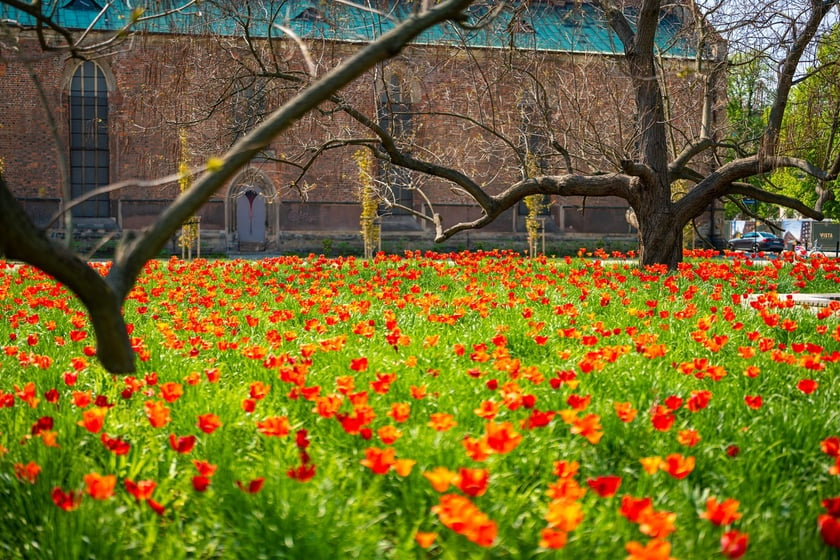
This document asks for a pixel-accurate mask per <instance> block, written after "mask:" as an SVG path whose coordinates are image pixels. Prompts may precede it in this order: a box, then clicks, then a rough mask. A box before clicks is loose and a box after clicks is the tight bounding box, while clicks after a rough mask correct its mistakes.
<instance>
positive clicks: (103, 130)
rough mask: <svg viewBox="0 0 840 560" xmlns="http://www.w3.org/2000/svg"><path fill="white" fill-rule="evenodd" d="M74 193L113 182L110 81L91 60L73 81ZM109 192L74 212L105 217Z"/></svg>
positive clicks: (78, 71)
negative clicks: (109, 114)
mask: <svg viewBox="0 0 840 560" xmlns="http://www.w3.org/2000/svg"><path fill="white" fill-rule="evenodd" d="M69 102H70V111H69V114H70V194H71V196H72V198H73V199H76V198H78V197H80V196H84V195H85V194H87V193H89V192H91V191H93V190H95V189H97V188H99V187H103V186H105V185H107V184H108V183H109V182H110V174H109V167H110V152H109V142H108V84H107V82H106V80H105V74H104V72H102V69H101V68H100V67H99V66H98V65H97V64H96V63H95V62H91V61H85V62H83V63H82V64H80V65H79V66H78V68H76V71H75V72H74V73H73V78H72V79H71V81H70V95H69ZM109 206H110V204H109V198H108V195H107V194H100V195H97V196H95V197H93V198H91V199H89V200H87V201H85V202H83V203H82V204H79V205H78V206H74V207H73V215H74V216H77V217H83V218H101V217H107V216H109V215H110V208H109Z"/></svg>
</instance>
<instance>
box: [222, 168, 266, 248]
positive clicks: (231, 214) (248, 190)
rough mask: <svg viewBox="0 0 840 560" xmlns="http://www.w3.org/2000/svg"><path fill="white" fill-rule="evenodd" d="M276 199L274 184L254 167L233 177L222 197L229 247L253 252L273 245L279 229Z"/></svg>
mask: <svg viewBox="0 0 840 560" xmlns="http://www.w3.org/2000/svg"><path fill="white" fill-rule="evenodd" d="M276 200H277V190H276V189H275V188H274V185H273V184H272V183H271V181H270V180H269V179H268V178H267V177H265V175H263V174H262V173H260V172H259V171H257V170H255V169H246V170H245V171H244V172H242V173H241V174H240V175H239V177H237V178H236V180H234V182H233V183H232V185H231V187H230V188H229V189H228V195H227V197H226V199H225V206H226V207H227V212H226V215H227V222H228V223H227V233H228V239H229V240H231V243H230V249H231V250H233V251H238V252H242V253H253V252H264V251H269V250H271V249H272V248H273V247H275V246H276V239H277V232H278V230H279V224H278V220H279V217H278V211H277V204H275V201H276Z"/></svg>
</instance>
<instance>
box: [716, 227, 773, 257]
mask: <svg viewBox="0 0 840 560" xmlns="http://www.w3.org/2000/svg"><path fill="white" fill-rule="evenodd" d="M728 246H729V249H730V250H731V251H752V252H755V253H757V252H759V251H771V252H774V253H781V252H782V251H783V250H784V249H785V240H784V239H782V238H781V237H778V236H776V235H773V234H772V233H768V232H766V231H751V232H749V233H745V234H744V235H743V236H741V237H736V238H734V239H730V240H729V243H728Z"/></svg>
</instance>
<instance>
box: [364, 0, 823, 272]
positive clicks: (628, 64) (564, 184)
mask: <svg viewBox="0 0 840 560" xmlns="http://www.w3.org/2000/svg"><path fill="white" fill-rule="evenodd" d="M596 3H597V4H598V6H599V7H600V9H601V10H602V13H603V17H604V18H605V19H606V21H607V23H608V25H609V26H610V27H611V28H612V29H613V30H614V31H615V33H616V35H617V36H618V38H619V40H620V42H621V46H622V48H623V59H622V60H621V61H620V71H621V72H622V73H623V75H624V76H625V77H626V80H625V82H624V84H625V86H626V89H625V90H624V92H622V91H620V90H616V89H613V90H612V92H611V93H609V95H612V96H614V98H615V100H616V102H617V103H616V104H614V105H613V106H614V107H617V106H621V104H623V103H625V101H629V99H627V98H632V100H633V101H632V105H631V104H630V103H627V104H626V105H624V107H628V106H632V107H634V108H633V117H634V118H633V124H632V128H630V129H628V130H623V131H619V132H618V133H617V134H610V132H609V131H610V130H613V131H614V130H615V129H616V127H618V126H619V123H621V122H622V121H621V120H620V119H616V120H614V121H613V124H612V127H610V126H609V125H608V124H607V123H606V122H604V121H603V119H604V117H605V116H606V117H607V118H609V115H610V113H608V112H607V113H605V112H604V111H600V110H596V111H592V110H591V103H584V104H585V105H589V106H590V110H589V112H588V116H587V118H586V119H583V120H578V121H577V124H576V125H575V127H574V128H573V129H572V128H568V123H567V126H566V127H565V128H564V126H563V120H562V119H554V122H551V118H550V116H549V118H547V119H545V123H546V126H544V127H543V130H544V138H545V142H544V146H547V147H550V148H552V149H553V150H554V152H555V155H556V156H557V157H558V161H559V162H561V164H563V165H562V166H557V167H555V168H556V169H559V170H560V173H556V174H544V175H531V174H529V173H527V172H526V171H525V166H524V165H523V175H524V177H523V178H522V179H521V180H519V181H516V182H513V183H512V184H510V185H509V186H508V187H507V188H504V189H503V190H502V191H501V192H498V193H496V194H491V193H489V192H488V189H487V188H486V187H484V182H483V181H481V180H480V179H477V178H473V177H470V176H468V175H467V174H465V173H461V172H460V171H459V170H457V169H456V168H455V167H451V166H446V165H440V164H438V163H436V162H433V161H430V160H428V159H425V160H423V159H420V158H418V157H416V156H414V155H412V154H407V153H406V152H405V151H404V150H401V149H400V148H399V147H398V146H397V145H395V143H394V142H392V141H391V138H389V137H388V135H387V134H385V133H384V131H381V130H380V131H377V133H378V134H379V135H380V137H381V139H382V142H381V144H380V145H381V148H377V149H376V153H377V157H380V158H382V159H385V160H387V161H390V162H391V163H393V164H396V165H402V166H405V167H407V168H409V169H413V170H415V171H419V172H423V173H429V174H432V175H435V176H437V177H441V178H445V179H447V180H449V181H451V182H453V183H454V184H455V185H457V187H458V188H459V189H461V190H462V192H464V193H466V194H468V195H469V196H470V197H471V198H472V199H474V200H475V201H476V202H477V203H478V204H479V205H480V206H481V208H482V215H481V216H480V217H479V218H478V219H476V220H473V221H468V222H461V223H457V224H454V225H450V226H448V227H444V226H443V224H442V220H441V217H440V216H438V215H436V214H434V213H431V214H430V215H427V216H425V217H426V219H429V220H431V221H433V222H434V223H435V225H436V228H437V239H438V240H444V239H447V238H449V237H451V236H452V235H455V234H456V233H458V232H460V231H464V230H468V229H474V228H480V227H482V226H484V225H486V224H488V223H490V222H491V221H493V220H494V219H496V218H497V217H498V216H500V215H501V214H502V212H504V211H505V210H507V209H508V208H510V207H511V206H513V205H514V204H516V203H517V202H518V201H520V200H522V199H523V198H524V197H527V196H530V195H535V194H543V195H560V196H573V195H577V196H584V197H605V196H614V197H619V198H621V199H624V200H626V201H627V202H628V203H629V205H630V207H631V208H632V209H633V211H634V213H635V221H636V223H637V225H638V228H639V236H640V245H641V247H640V249H641V251H640V258H641V263H642V264H644V265H648V264H665V265H667V266H668V267H675V266H676V265H677V264H678V263H679V262H681V260H682V247H683V234H682V232H683V228H684V227H685V225H686V224H688V223H689V222H690V221H691V220H692V219H693V218H694V217H696V216H698V215H699V214H700V213H702V212H703V211H704V210H705V209H706V208H707V207H708V205H709V204H710V203H712V202H713V201H714V200H715V199H716V198H719V197H722V196H742V197H746V198H751V199H755V200H759V201H763V202H769V203H772V204H778V205H782V206H786V207H789V208H793V209H795V210H797V211H799V212H800V213H802V214H803V215H805V216H808V217H812V218H815V219H822V214H821V213H820V212H818V211H815V210H813V209H812V208H809V207H807V206H805V205H804V204H803V203H802V202H800V201H799V200H797V199H794V198H791V197H787V196H784V195H782V194H780V193H777V192H773V191H772V190H768V189H763V188H758V187H755V186H752V185H751V184H749V183H747V182H745V179H747V178H750V177H754V176H761V175H763V174H766V173H769V172H771V171H773V170H774V169H778V168H784V167H792V168H798V169H800V170H802V171H803V172H804V173H807V174H809V175H812V176H814V177H816V178H818V179H820V180H822V181H827V180H833V179H834V178H835V177H836V171H834V166H833V165H831V166H829V168H830V171H828V170H825V169H821V168H819V167H818V166H817V165H815V164H814V163H812V162H809V161H807V160H804V159H800V158H796V157H791V156H789V155H787V154H786V153H784V152H782V151H781V150H780V146H779V131H780V127H781V125H782V118H783V116H784V113H785V110H786V107H787V101H788V97H789V94H790V91H791V87H792V85H793V83H794V80H796V79H807V78H806V77H802V76H800V74H799V72H800V69H801V63H802V62H803V60H804V59H803V57H804V56H806V55H808V53H810V52H813V50H814V48H813V47H814V43H815V42H816V41H818V40H819V31H820V30H821V26H823V25H824V22H825V19H826V17H827V15H828V14H829V12H830V10H831V9H832V8H834V7H835V6H836V5H837V2H835V1H823V0H809V2H807V3H801V2H797V3H793V2H790V3H787V2H775V1H772V0H767V1H765V2H761V3H752V2H750V3H749V10H750V12H752V13H754V14H755V16H754V17H753V18H749V17H745V14H746V13H748V12H747V9H748V8H747V7H746V6H742V7H741V8H742V9H739V10H737V11H733V10H731V9H730V10H729V12H727V14H729V13H736V14H737V18H736V17H732V21H729V20H727V19H725V18H724V17H723V16H721V15H720V13H721V11H722V10H723V8H724V7H726V2H720V3H718V4H710V3H707V4H706V5H703V6H701V5H700V4H699V3H694V2H690V3H688V5H687V6H685V8H686V9H685V10H684V11H683V12H682V19H683V21H684V22H687V23H689V24H690V23H693V24H694V25H693V26H691V27H690V28H689V29H688V32H689V33H690V36H691V37H692V38H693V40H694V50H695V52H696V60H695V63H694V65H693V68H683V69H681V70H680V71H679V72H674V70H670V71H671V72H673V75H672V76H671V77H670V78H669V76H668V75H667V74H668V72H669V66H668V64H667V63H663V61H662V60H661V59H660V57H659V56H658V46H657V42H656V40H657V33H658V31H659V30H660V20H661V17H662V14H663V10H665V9H666V8H667V9H672V8H673V6H671V5H668V6H666V5H665V3H663V2H662V1H661V0H642V1H641V2H640V4H639V5H638V9H636V10H626V9H623V8H625V7H624V6H621V5H619V4H618V2H615V1H612V0H600V1H598V2H596ZM730 4H731V3H730ZM732 7H733V6H731V5H730V6H729V8H732ZM773 13H776V14H780V16H779V17H778V18H775V19H771V18H770V17H769V15H768V14H773ZM628 14H634V17H632V18H631V17H630V16H629V15H628ZM724 15H726V14H724ZM714 17H717V18H718V20H720V21H721V23H722V24H723V25H724V26H727V25H729V24H730V23H732V22H734V21H737V22H738V25H739V28H738V29H735V28H734V24H733V28H732V31H733V32H734V31H737V33H736V34H734V35H733V38H740V39H742V40H754V41H758V40H759V39H764V49H765V50H764V51H762V52H764V53H765V54H766V56H769V57H776V59H777V63H778V75H777V80H776V89H775V94H774V96H773V99H774V102H773V105H772V108H771V111H770V112H769V116H768V117H767V120H766V122H765V123H764V129H763V134H762V138H761V141H760V143H759V144H758V147H757V149H755V150H753V151H751V152H746V153H743V155H741V156H740V157H737V158H736V159H733V160H731V161H727V162H722V161H720V158H719V151H720V150H721V148H723V147H726V143H725V141H726V137H725V136H724V135H723V134H722V133H721V131H719V130H714V128H713V126H712V119H711V116H712V111H713V109H714V108H715V107H714V104H715V103H716V102H717V103H720V101H721V100H720V99H716V97H715V94H716V92H719V91H720V85H721V83H722V82H721V80H722V77H723V71H724V70H725V58H724V57H723V55H724V54H725V53H724V52H723V51H720V50H719V51H718V52H715V49H721V48H722V47H723V43H722V41H721V40H720V38H719V37H718V36H717V31H716V30H714V29H713V28H712V27H711V26H710V24H709V21H710V18H714ZM743 22H748V23H749V29H751V30H753V31H754V33H755V34H754V35H751V34H748V33H747V27H745V24H744V23H743ZM768 26H769V28H768ZM726 30H727V31H728V29H726ZM760 33H763V35H760ZM767 33H778V34H779V35H778V36H776V37H774V38H772V39H773V40H771V41H768V40H767V38H768V36H767ZM767 45H772V46H773V49H772V50H771V49H770V48H768V47H767ZM752 48H753V50H754V51H755V50H756V44H753V45H752ZM537 71H538V69H537V70H533V72H534V76H533V77H534V79H533V80H532V83H533V84H534V92H535V94H536V96H535V98H536V99H537V100H539V99H540V96H547V95H554V96H557V95H558V94H557V92H563V91H568V90H571V89H575V91H584V88H572V86H571V84H570V83H569V82H568V80H569V77H568V76H566V77H564V80H566V84H565V86H566V87H564V84H563V83H562V80H561V83H559V84H556V85H552V86H551V87H548V86H549V82H547V81H546V80H545V79H543V78H542V77H540V76H538V75H536V72H537ZM687 74H688V75H687ZM587 77H590V78H591V74H587V72H585V71H584V72H580V73H579V74H575V75H574V76H572V78H571V79H572V80H584V79H587ZM674 78H676V79H674ZM688 81H694V82H695V83H696V84H697V88H698V90H697V94H696V95H695V98H696V99H697V100H699V103H698V104H695V105H694V106H693V107H691V106H690V105H689V107H688V108H689V109H693V110H696V111H698V112H699V118H695V119H693V121H692V122H694V123H699V126H696V127H695V128H694V129H692V128H691V127H685V126H680V117H679V115H677V114H675V111H676V110H679V106H677V105H674V104H673V103H672V95H673V91H671V90H670V89H669V87H671V85H672V84H675V83H677V84H680V83H681V84H683V85H684V84H685V83H687V82H688ZM619 82H620V81H619ZM548 92H551V93H550V94H549V93H548ZM543 98H545V97H543ZM555 98H556V97H555ZM575 100H577V102H580V101H581V98H580V96H579V95H575V96H572V97H571V98H570V99H569V101H571V102H572V103H568V102H567V103H565V104H566V105H567V106H568V105H570V104H573V103H574V101H575ZM602 100H603V97H602ZM542 106H543V108H544V109H545V110H548V109H549V108H550V106H551V103H548V104H546V103H543V104H542ZM683 108H685V106H683ZM625 110H626V109H625ZM599 119H601V120H600V122H599ZM625 122H626V120H625ZM492 130H493V131H494V132H496V131H498V130H499V129H498V128H497V127H496V126H495V125H493V128H492ZM610 137H611V138H612V139H613V140H617V141H612V142H605V141H604V139H605V138H610ZM570 139H572V140H573V141H569V140H570ZM509 144H510V146H511V149H514V147H516V146H517V144H515V143H513V142H509ZM522 153H523V152H522V150H521V149H520V156H519V158H520V159H522V157H521V154H522ZM570 154H571V155H570ZM575 159H577V161H579V162H587V163H588V164H589V166H590V169H591V167H592V165H593V164H594V165H595V166H600V169H598V170H597V172H592V171H591V170H590V171H589V172H588V173H580V172H577V171H576V167H577V166H576V165H571V164H570V162H572V161H574V160H575ZM523 161H524V160H523ZM710 161H712V162H715V163H717V164H718V165H717V166H716V167H715V168H711V167H709V162H710ZM686 184H687V185H689V186H690V188H684V189H683V188H682V187H681V185H686ZM681 189H682V190H683V192H680V190H681Z"/></svg>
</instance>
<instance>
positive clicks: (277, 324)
mask: <svg viewBox="0 0 840 560" xmlns="http://www.w3.org/2000/svg"><path fill="white" fill-rule="evenodd" d="M614 257H623V256H622V255H607V254H605V253H604V252H602V251H595V252H594V254H589V253H586V252H585V251H584V250H582V251H581V252H580V254H579V256H578V257H567V258H547V257H539V258H526V257H524V256H521V255H518V254H515V253H511V252H503V251H490V252H463V253H451V254H437V253H420V252H406V253H405V254H403V255H386V254H379V255H377V256H376V257H375V258H373V259H370V260H364V259H360V258H353V257H342V258H326V257H323V256H316V255H311V256H309V257H297V256H288V257H276V258H266V259H263V260H253V261H250V260H203V259H198V260H194V261H182V260H178V259H174V258H173V259H170V260H156V261H151V262H149V263H148V264H147V265H146V268H145V270H144V273H143V274H142V276H141V277H140V278H139V279H138V282H137V285H136V286H135V288H134V289H133V291H132V292H131V294H130V296H129V298H128V300H127V301H126V304H125V306H124V313H125V317H126V322H127V324H128V326H129V330H130V334H131V340H132V344H133V346H134V349H135V351H136V354H137V372H136V373H135V374H133V375H112V374H108V373H107V372H106V371H105V370H103V369H102V367H101V366H100V365H99V363H98V362H97V361H96V358H95V345H96V342H95V340H94V337H93V332H92V330H91V329H90V327H89V322H88V320H87V317H86V314H85V312H84V309H83V307H82V306H81V305H80V304H79V302H78V301H77V300H76V299H75V298H74V297H73V295H72V293H70V292H69V291H68V290H67V289H65V288H64V287H63V286H61V285H59V284H57V283H55V282H54V281H53V280H51V279H50V278H49V277H47V276H46V275H44V274H43V273H42V272H40V271H38V270H37V269H35V268H32V267H30V266H27V265H22V264H19V263H11V262H5V261H0V308H1V310H2V311H1V312H0V559H4V560H5V559H54V560H75V559H103V560H112V559H117V558H139V559H146V558H149V559H166V560H179V559H248V560H258V559H275V558H290V559H307V560H318V559H346V558H355V559H363V560H375V559H397V560H401V559H452V560H455V559H458V560H461V559H494V558H506V559H540V558H567V559H577V558H581V559H586V560H592V559H600V558H609V559H615V558H618V559H621V558H629V559H633V560H641V559H648V560H659V559H662V560H666V559H670V558H679V559H709V558H755V559H761V560H767V559H790V558H803V559H809V560H812V559H821V558H826V559H831V558H835V559H836V558H840V379H838V372H840V301H837V302H833V303H831V304H830V305H826V306H820V307H815V306H811V307H809V306H806V305H799V304H795V303H794V301H793V300H792V299H791V298H789V297H787V296H786V295H785V294H791V293H828V292H840V260H834V259H827V258H819V259H816V258H814V259H809V260H801V259H795V258H794V257H792V256H788V257H786V258H779V259H776V260H770V261H761V262H759V261H755V262H753V261H752V260H750V258H749V256H745V255H732V254H728V255H725V256H724V255H717V254H712V253H708V254H689V255H687V258H686V262H685V263H683V264H682V265H681V266H680V267H679V269H678V270H675V271H669V270H667V269H665V268H656V267H648V268H640V267H639V266H638V265H637V264H634V263H632V262H629V261H627V260H623V259H622V258H614ZM91 266H94V267H96V268H98V269H99V270H100V271H101V272H102V273H103V274H104V273H106V272H107V270H108V266H109V265H108V263H95V264H92V265H91ZM749 296H758V297H756V298H754V299H748V298H749Z"/></svg>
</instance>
